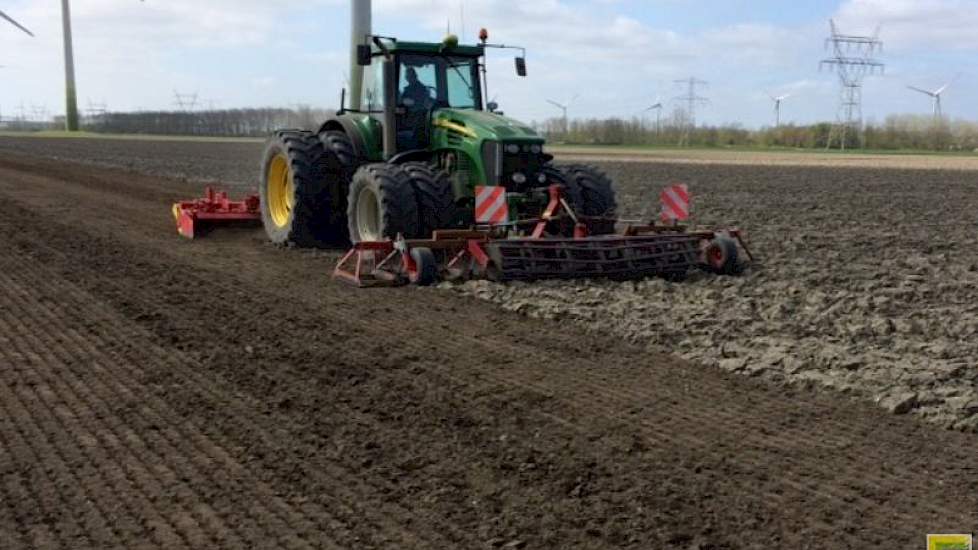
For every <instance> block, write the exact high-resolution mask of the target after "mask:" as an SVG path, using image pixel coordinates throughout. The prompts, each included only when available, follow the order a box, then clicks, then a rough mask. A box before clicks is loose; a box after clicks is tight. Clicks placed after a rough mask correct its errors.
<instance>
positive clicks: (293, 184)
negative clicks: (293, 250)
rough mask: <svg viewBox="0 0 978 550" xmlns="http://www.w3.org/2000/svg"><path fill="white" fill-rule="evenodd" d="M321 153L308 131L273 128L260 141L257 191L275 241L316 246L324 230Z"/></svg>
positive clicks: (324, 181) (325, 172)
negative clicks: (264, 141) (262, 143)
mask: <svg viewBox="0 0 978 550" xmlns="http://www.w3.org/2000/svg"><path fill="white" fill-rule="evenodd" d="M329 177H330V174H329V171H328V170H327V169H326V153H325V151H324V150H323V147H322V144H321V143H320V141H319V139H318V138H317V137H316V136H315V135H313V134H312V133H310V132H304V131H301V130H283V131H280V132H276V133H275V135H274V136H272V137H271V138H270V139H269V140H268V143H267V144H266V146H265V154H264V156H263V157H262V167H261V179H260V180H259V185H258V194H259V196H260V197H261V219H262V223H263V224H264V226H265V232H266V233H267V234H268V238H269V239H270V240H271V241H272V242H273V243H275V244H282V245H295V246H303V247H309V246H316V245H318V244H320V243H322V242H323V241H325V240H328V239H329V237H330V235H329V231H328V229H329V206H330V204H329V190H328V189H327V180H328V178H329Z"/></svg>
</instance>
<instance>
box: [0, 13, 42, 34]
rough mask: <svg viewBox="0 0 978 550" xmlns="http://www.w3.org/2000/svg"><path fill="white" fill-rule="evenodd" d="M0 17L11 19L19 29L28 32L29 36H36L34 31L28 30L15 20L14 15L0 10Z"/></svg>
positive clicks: (12, 23)
mask: <svg viewBox="0 0 978 550" xmlns="http://www.w3.org/2000/svg"><path fill="white" fill-rule="evenodd" d="M0 17H3V18H4V19H6V20H7V21H9V22H10V24H11V25H13V26H15V27H17V28H18V29H20V30H22V31H24V32H26V33H27V34H28V35H29V36H31V37H33V36H34V33H32V32H31V31H29V30H27V27H25V26H23V25H21V24H20V23H18V22H16V21H14V19H13V18H12V17H10V16H9V15H7V14H6V13H3V11H0Z"/></svg>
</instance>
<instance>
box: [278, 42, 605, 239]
mask: <svg viewBox="0 0 978 550" xmlns="http://www.w3.org/2000/svg"><path fill="white" fill-rule="evenodd" d="M486 38H487V37H486V36H485V35H484V34H483V36H482V41H481V43H480V44H476V45H460V44H458V40H457V38H455V37H452V36H449V37H448V38H447V39H446V40H445V41H443V42H440V43H423V42H403V41H398V40H396V39H393V38H385V37H378V36H365V37H364V39H363V41H362V42H363V43H362V44H359V45H358V47H357V48H356V51H355V56H356V62H357V65H359V67H360V68H361V70H360V71H357V73H354V74H358V73H362V80H358V81H356V82H354V83H353V86H352V88H353V90H352V94H353V95H354V97H352V98H350V99H351V101H350V103H351V106H350V107H347V106H346V105H345V104H346V101H345V100H344V101H343V106H342V107H341V109H340V110H339V111H338V112H336V113H334V114H331V115H330V116H329V117H328V118H327V120H326V121H325V122H324V123H323V124H322V125H321V127H320V128H319V130H318V131H317V132H310V131H301V130H282V131H279V132H276V133H275V135H274V136H273V137H272V138H271V139H270V140H269V142H268V145H267V147H266V149H265V153H264V159H263V162H262V168H261V182H260V196H261V209H262V220H263V222H264V226H265V229H266V231H267V233H268V236H269V237H270V238H271V240H272V241H273V242H275V243H280V244H290V245H295V246H318V245H323V244H336V243H342V242H345V241H352V242H354V243H356V242H361V241H378V240H385V239H394V238H396V237H397V236H398V235H402V236H403V237H405V238H409V239H410V238H427V237H429V236H430V235H431V233H432V232H433V231H435V230H439V229H452V228H466V227H469V226H471V225H473V224H474V223H475V217H474V210H475V188H476V186H502V187H505V188H506V191H507V193H506V196H507V201H508V204H509V216H510V218H511V220H512V221H516V220H518V219H524V218H534V217H537V216H539V215H540V213H541V212H542V211H543V209H544V208H545V207H546V205H547V201H548V188H549V186H551V185H553V184H562V185H563V186H564V196H565V197H566V199H567V201H568V202H569V203H570V206H571V207H572V209H573V210H574V211H575V212H577V213H578V214H581V215H583V216H589V217H590V216H593V217H605V218H608V219H613V218H614V217H615V214H616V212H615V210H616V203H615V194H614V191H613V190H612V184H611V182H610V181H609V180H608V178H607V177H606V176H605V175H604V174H602V173H601V172H599V171H597V170H595V169H593V168H590V167H588V166H570V167H565V168H564V169H563V170H561V169H558V168H556V167H555V166H554V165H553V164H552V160H553V157H552V156H551V155H549V154H547V153H546V152H545V150H544V139H543V138H542V137H541V136H540V135H539V134H537V132H535V131H534V130H533V129H532V128H530V127H529V126H527V125H526V124H523V123H520V122H518V121H516V120H513V119H510V118H507V117H505V116H503V114H502V113H500V112H498V107H497V106H496V105H495V104H494V103H492V102H487V101H486V86H485V74H486V73H485V62H484V60H485V55H486V50H487V49H488V48H492V47H506V46H493V45H490V44H488V43H487V42H486ZM516 70H517V74H519V75H520V76H526V63H525V57H523V56H521V57H517V58H516ZM351 78H357V79H360V78H361V77H360V76H353V75H351ZM344 96H345V92H344ZM561 230H562V229H561V228H560V227H555V228H554V231H558V232H559V231H561ZM613 231H614V223H613V222H611V223H606V224H604V225H601V224H600V223H599V224H598V225H597V226H595V227H591V234H602V233H611V232H613Z"/></svg>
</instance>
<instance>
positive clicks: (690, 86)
mask: <svg viewBox="0 0 978 550" xmlns="http://www.w3.org/2000/svg"><path fill="white" fill-rule="evenodd" d="M675 82H676V84H679V85H682V86H685V87H686V93H685V94H684V95H681V96H677V97H674V98H673V101H680V102H683V103H685V104H686V124H684V125H683V132H682V135H681V136H680V138H679V145H680V146H684V145H689V141H690V134H691V133H692V131H693V129H694V128H696V107H697V106H698V105H708V104H709V103H710V100H709V99H708V98H705V97H702V96H699V95H697V93H696V88H697V87H700V86H702V87H706V86H709V82H706V81H705V80H699V79H698V78H696V77H692V76H691V77H689V78H687V79H685V80H676V81H675Z"/></svg>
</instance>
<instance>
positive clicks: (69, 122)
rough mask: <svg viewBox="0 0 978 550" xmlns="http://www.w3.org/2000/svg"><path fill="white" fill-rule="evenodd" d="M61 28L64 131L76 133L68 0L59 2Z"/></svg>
mask: <svg viewBox="0 0 978 550" xmlns="http://www.w3.org/2000/svg"><path fill="white" fill-rule="evenodd" d="M140 1H141V2H144V1H145V0H140ZM61 27H62V32H63V33H64V47H65V130H68V131H69V132H77V131H78V91H77V90H76V89H75V53H74V47H73V45H72V40H71V6H70V5H69V3H68V0H61Z"/></svg>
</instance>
